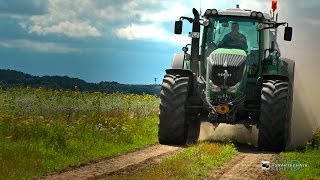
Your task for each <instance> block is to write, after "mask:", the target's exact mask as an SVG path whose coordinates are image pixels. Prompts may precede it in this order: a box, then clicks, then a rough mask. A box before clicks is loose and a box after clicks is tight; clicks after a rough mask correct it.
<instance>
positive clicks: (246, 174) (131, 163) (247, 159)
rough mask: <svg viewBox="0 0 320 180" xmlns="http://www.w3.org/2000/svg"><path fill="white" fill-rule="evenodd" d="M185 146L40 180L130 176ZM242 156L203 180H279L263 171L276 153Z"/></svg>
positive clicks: (132, 155)
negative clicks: (263, 166) (264, 166)
mask: <svg viewBox="0 0 320 180" xmlns="http://www.w3.org/2000/svg"><path fill="white" fill-rule="evenodd" d="M182 149H183V147H173V146H164V145H153V146H150V147H147V148H144V149H141V150H138V151H135V152H130V153H127V154H124V155H121V156H117V157H114V158H111V159H106V160H102V161H99V162H97V163H92V164H89V165H85V166H82V167H79V168H74V169H71V170H69V171H65V172H60V173H55V174H51V175H47V176H43V177H40V178H39V179H108V177H110V178H111V177H113V178H114V177H117V175H118V174H124V173H130V172H132V171H136V170H137V169H139V168H143V167H145V166H149V165H150V164H152V163H159V162H160V161H161V160H162V159H163V158H165V157H167V156H168V155H170V154H174V153H177V152H179V151H181V150H182ZM239 151H240V153H239V154H238V155H237V156H235V157H234V158H233V159H232V160H231V161H230V162H228V163H227V164H225V165H224V166H222V167H221V168H219V169H216V170H210V171H209V176H207V177H203V179H276V178H277V173H276V171H275V170H274V169H270V170H262V169H261V161H270V162H271V163H272V162H274V160H275V159H276V158H277V155H278V154H277V153H270V152H259V151H255V150H251V149H250V147H249V148H248V147H245V148H243V147H242V148H240V149H239Z"/></svg>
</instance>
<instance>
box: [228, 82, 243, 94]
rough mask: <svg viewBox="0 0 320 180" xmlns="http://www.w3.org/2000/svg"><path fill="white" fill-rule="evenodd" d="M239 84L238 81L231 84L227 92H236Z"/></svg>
mask: <svg viewBox="0 0 320 180" xmlns="http://www.w3.org/2000/svg"><path fill="white" fill-rule="evenodd" d="M239 86H240V82H238V83H237V84H236V85H234V86H231V87H229V88H228V92H229V93H236V92H237V91H238V88H239Z"/></svg>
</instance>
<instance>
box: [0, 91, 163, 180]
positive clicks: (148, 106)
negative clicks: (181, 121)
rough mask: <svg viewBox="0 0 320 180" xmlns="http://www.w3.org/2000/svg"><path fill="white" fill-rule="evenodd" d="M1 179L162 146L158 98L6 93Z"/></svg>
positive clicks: (0, 127) (1, 112)
mask: <svg viewBox="0 0 320 180" xmlns="http://www.w3.org/2000/svg"><path fill="white" fill-rule="evenodd" d="M0 101H1V103H0V179H32V178H33V177H35V176H38V175H41V174H43V173H45V172H50V171H53V170H57V169H62V168H65V167H67V166H70V165H72V166H74V165H79V164H81V163H85V162H88V161H91V160H95V159H99V158H102V157H108V156H112V155H116V154H121V153H123V152H125V151H129V150H132V149H135V148H140V147H144V146H147V145H149V144H153V143H156V142H157V121H158V120H157V113H158V103H159V101H158V98H157V97H155V96H149V95H128V94H121V93H116V94H102V93H80V92H77V91H53V90H45V89H41V88H39V89H33V88H15V89H9V90H3V89H0Z"/></svg>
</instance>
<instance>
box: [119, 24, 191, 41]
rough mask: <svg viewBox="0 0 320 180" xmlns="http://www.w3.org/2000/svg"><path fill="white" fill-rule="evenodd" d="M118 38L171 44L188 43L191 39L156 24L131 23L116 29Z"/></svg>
mask: <svg viewBox="0 0 320 180" xmlns="http://www.w3.org/2000/svg"><path fill="white" fill-rule="evenodd" d="M116 34H117V36H118V37H120V38H124V39H128V40H146V39H147V40H153V41H159V42H169V43H171V44H178V45H185V44H187V43H190V41H191V39H190V38H189V37H186V36H183V35H174V34H173V33H170V32H168V31H167V30H166V29H164V28H162V27H161V25H158V24H147V25H139V24H131V25H129V26H127V27H124V28H120V29H118V30H117V31H116Z"/></svg>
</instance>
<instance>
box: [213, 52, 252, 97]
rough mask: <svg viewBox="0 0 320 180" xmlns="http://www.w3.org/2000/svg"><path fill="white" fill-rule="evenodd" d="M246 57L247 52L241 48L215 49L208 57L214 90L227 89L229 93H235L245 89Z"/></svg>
mask: <svg viewBox="0 0 320 180" xmlns="http://www.w3.org/2000/svg"><path fill="white" fill-rule="evenodd" d="M246 59H247V55H246V52H245V51H244V50H241V49H225V48H219V49H216V50H214V51H213V52H212V53H211V54H210V55H209V57H208V58H207V60H208V61H209V62H208V71H209V72H208V73H209V78H210V80H211V86H212V87H213V88H212V92H219V90H221V91H222V92H223V90H225V91H224V92H227V93H228V94H229V93H231V94H234V93H237V92H239V91H243V86H244V85H243V84H244V83H245V79H246V73H245V66H246Z"/></svg>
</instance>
